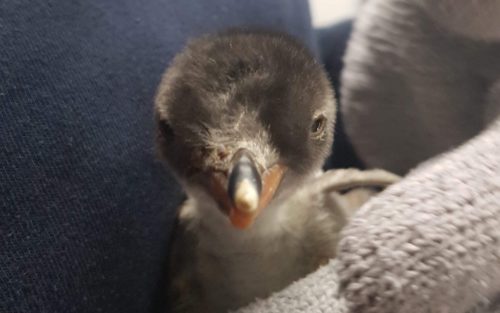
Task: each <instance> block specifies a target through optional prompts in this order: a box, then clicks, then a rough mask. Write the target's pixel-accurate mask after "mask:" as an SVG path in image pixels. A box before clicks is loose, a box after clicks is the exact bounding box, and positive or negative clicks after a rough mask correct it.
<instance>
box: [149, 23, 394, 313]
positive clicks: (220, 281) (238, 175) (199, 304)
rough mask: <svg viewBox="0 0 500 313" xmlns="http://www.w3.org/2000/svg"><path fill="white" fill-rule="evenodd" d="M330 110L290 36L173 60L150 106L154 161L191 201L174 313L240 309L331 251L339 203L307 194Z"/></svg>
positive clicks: (246, 40)
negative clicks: (156, 153) (153, 123)
mask: <svg viewBox="0 0 500 313" xmlns="http://www.w3.org/2000/svg"><path fill="white" fill-rule="evenodd" d="M335 110H336V107H335V103H334V97H333V91H332V88H331V86H330V83H329V81H328V79H327V76H326V74H325V72H324V70H323V68H322V67H321V66H320V65H319V64H318V63H317V62H316V61H315V60H314V58H313V57H312V55H311V54H310V53H309V52H308V51H307V50H306V49H305V48H304V47H303V46H302V45H301V44H299V43H298V42H297V41H295V40H294V39H292V38H290V37H288V36H286V35H284V34H278V33H268V32H250V31H230V32H226V33H221V34H217V35H208V36H204V37H201V38H199V39H196V40H193V41H191V42H189V43H188V45H187V47H186V48H185V49H184V50H183V51H182V52H181V53H180V54H178V55H177V56H176V57H175V58H174V60H173V62H172V64H171V66H170V67H169V68H168V69H167V71H166V73H165V75H164V77H163V79H162V82H161V84H160V86H159V89H158V93H157V97H156V100H155V115H156V121H157V126H158V131H157V147H158V151H159V154H160V156H161V158H162V159H163V160H164V161H165V163H166V164H167V166H168V167H169V168H170V169H171V171H172V172H173V174H174V175H175V176H176V178H177V180H178V181H179V183H180V184H181V185H182V187H183V189H184V191H185V193H186V195H187V201H186V202H185V203H184V205H183V206H182V207H181V209H180V211H179V215H178V225H177V228H176V230H175V232H174V234H173V236H174V239H173V240H174V242H173V245H172V250H171V263H170V269H169V271H170V276H169V278H170V281H171V284H170V293H169V296H170V299H171V301H172V302H173V309H174V312H206V313H212V312H213V313H219V312H226V311H227V310H230V309H235V308H238V307H240V306H242V305H245V304H247V303H249V302H250V301H252V300H254V299H255V298H257V297H265V296H268V295H269V294H270V293H271V292H273V291H277V290H280V289H282V288H283V287H285V286H287V285H288V284H290V283H291V282H293V281H295V280H297V279H299V278H301V277H303V276H305V275H306V274H308V273H309V272H311V271H313V270H315V269H316V268H317V267H318V266H319V265H320V264H321V263H322V262H324V261H325V260H327V259H330V258H331V257H333V256H334V255H335V246H336V240H337V235H338V231H339V230H340V228H341V226H343V225H344V224H345V218H342V216H343V215H342V214H340V215H339V214H338V212H340V211H341V210H339V209H338V204H339V203H340V202H341V200H339V199H340V198H341V197H342V196H341V195H340V194H338V195H337V196H336V197H328V198H329V199H330V200H329V201H330V202H329V203H326V202H325V201H326V200H324V199H326V197H323V196H314V197H311V196H310V195H311V192H313V191H314V190H311V188H305V187H306V186H307V185H308V182H314V183H313V184H312V185H311V186H318V184H320V183H319V181H325V179H318V176H319V175H321V167H322V164H323V163H324V161H325V159H326V157H327V156H328V154H329V152H330V149H331V145H332V141H333V126H334V122H335V120H334V118H335ZM377 175H379V174H377V173H376V175H375V176H377ZM348 176H349V175H348ZM382 176H383V175H382ZM321 177H323V176H321ZM327 177H330V176H328V175H327ZM330 178H331V177H330ZM337 178H338V177H337ZM343 179H344V180H343V183H341V184H340V185H342V186H349V187H355V186H354V185H352V181H351V180H350V179H349V177H346V176H343ZM358 179H359V177H358ZM384 179H385V180H384V182H385V183H386V184H387V177H385V178H384ZM327 181H330V180H328V179H327ZM354 181H355V180H354ZM367 181H369V179H368V180H367ZM393 181H394V179H393V177H391V180H390V182H393ZM346 182H347V183H346ZM326 185H334V186H337V187H338V186H340V185H339V184H335V183H334V184H331V183H329V184H326ZM361 185H362V184H361ZM375 185H377V184H375ZM305 190H309V191H305ZM319 190H323V189H321V188H320V189H319ZM298 191H301V192H298ZM308 192H309V193H308ZM318 192H319V193H320V194H321V193H322V192H321V191H318ZM332 192H333V191H330V192H329V193H332ZM306 194H307V195H309V196H306ZM313 194H314V192H313ZM301 199H302V200H301ZM332 199H333V200H332ZM331 201H333V202H335V204H332V203H333V202H331ZM339 201H340V202H339ZM343 205H344V206H346V205H345V204H343ZM332 212H333V213H332Z"/></svg>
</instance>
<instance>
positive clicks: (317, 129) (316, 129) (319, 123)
mask: <svg viewBox="0 0 500 313" xmlns="http://www.w3.org/2000/svg"><path fill="white" fill-rule="evenodd" d="M325 126H326V117H325V116H324V115H320V116H318V117H316V118H315V119H314V121H313V123H312V125H311V133H312V134H313V135H319V134H321V133H322V132H323V130H325Z"/></svg>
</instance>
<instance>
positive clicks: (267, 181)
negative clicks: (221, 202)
mask: <svg viewBox="0 0 500 313" xmlns="http://www.w3.org/2000/svg"><path fill="white" fill-rule="evenodd" d="M285 171H286V167H284V166H283V165H280V164H276V165H274V166H272V167H271V168H270V169H269V170H267V171H266V172H265V173H264V176H263V179H262V192H261V194H260V197H259V201H258V205H257V209H256V210H254V211H252V212H246V211H244V210H241V209H239V208H238V207H237V206H234V205H232V206H231V207H230V209H229V220H230V221H231V224H232V225H233V226H234V227H236V228H239V229H246V228H248V227H250V226H251V225H252V223H253V222H254V220H255V218H256V217H257V215H259V213H260V212H261V211H262V210H263V209H264V208H265V207H266V206H267V205H268V204H269V202H271V200H272V199H273V197H274V193H275V192H276V190H277V189H278V187H279V185H280V183H281V179H282V178H283V174H285Z"/></svg>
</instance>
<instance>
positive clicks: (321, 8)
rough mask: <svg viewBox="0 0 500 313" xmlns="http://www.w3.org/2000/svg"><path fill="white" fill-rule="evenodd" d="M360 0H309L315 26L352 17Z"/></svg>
mask: <svg viewBox="0 0 500 313" xmlns="http://www.w3.org/2000/svg"><path fill="white" fill-rule="evenodd" d="M360 3H361V0H309V4H310V7H311V15H312V19H313V25H314V27H315V28H323V27H326V26H329V25H331V24H334V23H337V22H340V21H343V20H346V19H349V18H352V17H353V16H354V14H355V12H356V10H357V9H358V8H359V5H360Z"/></svg>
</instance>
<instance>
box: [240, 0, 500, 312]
mask: <svg viewBox="0 0 500 313" xmlns="http://www.w3.org/2000/svg"><path fill="white" fill-rule="evenodd" d="M498 16H500V2H499V1H496V0H486V1H484V2H481V3H479V2H477V1H472V0H458V1H451V0H441V1H434V0H432V1H431V0H372V1H369V2H368V3H367V4H366V5H365V7H364V8H363V12H362V14H361V15H360V16H359V18H358V20H357V23H356V26H355V30H354V34H353V37H352V39H351V41H350V44H349V48H348V52H347V55H346V58H345V70H344V74H343V79H342V83H343V87H342V100H343V101H344V102H343V114H344V117H345V124H346V125H347V132H348V134H349V136H350V137H351V139H352V141H353V143H354V146H355V149H356V150H357V152H358V154H359V155H360V156H361V157H362V159H363V160H364V161H365V162H366V164H367V165H368V166H370V167H383V168H386V169H389V170H392V171H396V172H398V173H401V174H407V175H406V176H405V178H404V179H403V180H402V181H401V182H400V183H398V184H396V185H393V186H391V187H390V188H388V189H387V190H386V191H384V192H383V193H382V194H380V195H379V196H377V197H375V198H373V199H371V200H370V201H369V202H368V203H366V205H364V206H363V207H362V208H361V209H360V211H358V212H357V213H356V214H355V216H354V217H353V219H352V221H351V223H350V224H349V225H348V226H347V227H346V228H345V229H344V231H343V232H342V239H341V241H340V244H339V248H338V249H339V253H338V257H337V259H335V260H333V261H332V262H331V263H330V264H328V265H326V266H324V267H322V268H321V269H319V270H318V271H317V272H315V273H313V274H311V275H309V276H308V277H305V278H304V279H302V280H300V281H298V282H296V283H295V284H293V285H291V286H290V287H289V288H287V289H286V290H283V291H281V292H278V293H276V294H275V295H273V296H272V297H271V298H269V299H263V300H259V301H257V302H255V303H254V304H252V305H250V306H249V307H247V308H244V309H241V310H239V311H238V312H239V313H256V312H270V313H278V312H279V313H283V312H287V313H294V312H314V313H316V312H332V313H337V312H346V313H347V312H356V313H357V312H373V313H375V312H376V313H392V312H411V313H424V312H426V313H428V312H440V313H447V312H450V313H465V312H500V300H499V296H500V119H499V118H498V114H497V112H499V111H500V79H499V78H500V18H498ZM413 168H414V169H413ZM411 169H413V170H411Z"/></svg>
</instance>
